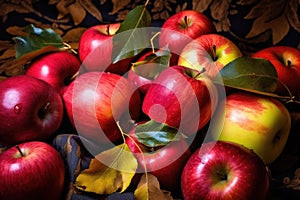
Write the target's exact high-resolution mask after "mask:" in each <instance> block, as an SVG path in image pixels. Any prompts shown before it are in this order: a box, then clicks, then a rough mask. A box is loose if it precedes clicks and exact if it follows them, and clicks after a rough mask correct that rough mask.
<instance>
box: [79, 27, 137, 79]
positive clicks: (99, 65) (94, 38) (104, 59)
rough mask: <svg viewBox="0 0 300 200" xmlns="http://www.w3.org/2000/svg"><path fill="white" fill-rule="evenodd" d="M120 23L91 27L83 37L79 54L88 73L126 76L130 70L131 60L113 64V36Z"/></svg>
mask: <svg viewBox="0 0 300 200" xmlns="http://www.w3.org/2000/svg"><path fill="white" fill-rule="evenodd" d="M119 28H120V23H112V24H101V25H95V26H92V27H89V28H88V29H87V30H85V31H84V33H83V34H82V35H81V37H80V40H79V44H78V54H79V58H80V60H81V62H82V63H83V65H84V67H85V68H86V70H87V71H106V72H112V73H116V74H120V75H122V74H124V73H125V72H127V71H128V69H129V68H130V63H131V58H128V59H124V60H121V61H119V62H117V63H115V64H112V59H111V57H112V49H113V36H114V35H115V34H116V32H117V31H118V29H119Z"/></svg>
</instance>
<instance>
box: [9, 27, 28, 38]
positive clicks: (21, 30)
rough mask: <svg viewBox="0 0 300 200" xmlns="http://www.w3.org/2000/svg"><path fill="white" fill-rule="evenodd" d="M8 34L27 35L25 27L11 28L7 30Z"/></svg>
mask: <svg viewBox="0 0 300 200" xmlns="http://www.w3.org/2000/svg"><path fill="white" fill-rule="evenodd" d="M6 32H7V33H9V34H10V35H15V36H26V35H27V33H26V32H25V31H24V27H20V26H10V27H8V28H7V29H6Z"/></svg>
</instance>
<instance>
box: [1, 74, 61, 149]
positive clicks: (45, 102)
mask: <svg viewBox="0 0 300 200" xmlns="http://www.w3.org/2000/svg"><path fill="white" fill-rule="evenodd" d="M63 113H64V109H63V103H62V99H61V96H60V94H59V93H58V92H57V91H56V90H55V89H54V88H53V87H52V86H51V85H49V84H48V83H47V82H45V81H43V80H40V79H37V78H34V77H31V76H27V75H19V76H13V77H10V78H7V79H5V80H4V81H2V82H0V127H1V130H0V144H3V145H14V144H17V143H20V142H25V141H29V140H47V139H49V138H50V137H52V136H53V134H54V133H55V131H56V130H57V129H58V128H59V127H60V124H61V122H62V117H63Z"/></svg>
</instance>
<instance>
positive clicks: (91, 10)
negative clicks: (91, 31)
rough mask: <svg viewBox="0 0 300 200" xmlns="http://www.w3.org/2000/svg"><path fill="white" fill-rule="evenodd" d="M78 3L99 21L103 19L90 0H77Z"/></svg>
mask: <svg viewBox="0 0 300 200" xmlns="http://www.w3.org/2000/svg"><path fill="white" fill-rule="evenodd" d="M78 2H79V3H80V5H81V6H82V7H83V8H84V9H85V10H86V11H87V12H88V13H89V14H91V15H92V16H93V17H95V18H96V19H97V20H99V21H103V19H102V15H101V12H100V10H99V9H98V8H97V7H96V6H95V5H94V4H93V2H92V1H91V0H87V1H84V0H78Z"/></svg>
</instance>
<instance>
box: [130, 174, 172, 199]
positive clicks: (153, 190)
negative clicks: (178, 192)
mask: <svg viewBox="0 0 300 200" xmlns="http://www.w3.org/2000/svg"><path fill="white" fill-rule="evenodd" d="M134 197H135V199H136V200H156V199H160V200H172V199H173V198H172V196H171V193H170V192H168V191H164V190H161V189H160V184H159V181H158V180H157V178H156V177H155V176H154V175H152V174H149V173H148V174H144V175H143V176H142V177H141V180H140V182H139V184H138V186H137V188H136V190H135V191H134Z"/></svg>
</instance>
